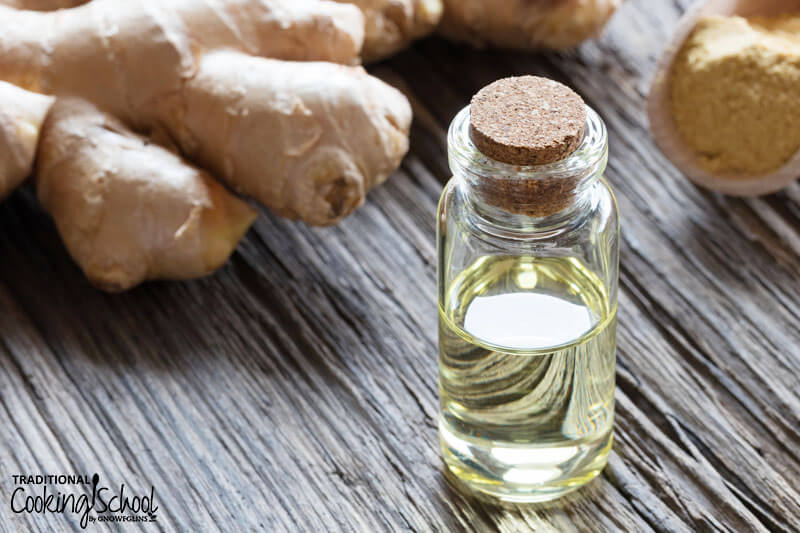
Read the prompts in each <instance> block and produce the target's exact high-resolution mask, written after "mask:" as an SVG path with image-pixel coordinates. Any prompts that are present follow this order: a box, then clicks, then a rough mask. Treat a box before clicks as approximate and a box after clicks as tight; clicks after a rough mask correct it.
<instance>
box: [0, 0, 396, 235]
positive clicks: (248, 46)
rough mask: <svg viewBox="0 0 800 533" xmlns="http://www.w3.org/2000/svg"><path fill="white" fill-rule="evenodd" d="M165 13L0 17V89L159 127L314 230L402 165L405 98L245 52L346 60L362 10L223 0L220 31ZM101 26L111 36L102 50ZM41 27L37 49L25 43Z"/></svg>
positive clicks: (94, 7)
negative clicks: (79, 102)
mask: <svg viewBox="0 0 800 533" xmlns="http://www.w3.org/2000/svg"><path fill="white" fill-rule="evenodd" d="M161 5H162V3H160V2H159V1H158V0H139V1H134V2H125V3H124V4H120V3H118V2H116V1H114V2H110V1H109V0H93V1H92V2H90V3H89V4H86V5H84V6H81V7H77V8H74V9H70V10H66V11H61V12H57V13H38V12H32V11H15V10H10V9H7V8H0V16H4V13H3V11H4V10H5V11H7V12H8V18H7V20H8V22H9V28H10V31H8V32H3V33H0V79H5V80H9V81H12V82H13V83H16V84H18V85H21V86H23V87H26V88H29V89H31V90H35V91H39V92H46V93H49V94H54V95H56V96H70V95H73V96H80V97H83V98H85V99H87V100H89V101H91V102H93V103H94V104H96V105H97V106H98V107H99V108H100V109H102V110H104V111H108V112H110V113H112V114H114V115H115V116H117V117H118V118H120V119H122V120H123V121H124V122H125V123H127V124H130V125H132V126H133V127H134V128H135V129H137V130H153V129H159V128H163V129H164V130H166V131H167V132H168V133H169V134H170V135H171V137H172V138H173V139H175V141H176V142H177V144H178V145H179V146H180V148H181V150H183V152H184V153H186V154H187V155H188V156H189V157H190V158H192V159H194V160H195V161H196V162H198V163H200V164H203V165H204V166H206V167H207V168H208V169H209V170H211V171H213V172H214V173H216V174H217V175H218V176H219V177H220V178H222V179H224V180H225V181H226V182H227V183H228V185H230V186H231V187H232V188H234V189H236V190H237V191H240V192H243V193H245V194H248V195H250V196H252V197H253V198H255V199H256V200H258V201H260V202H261V203H263V204H265V205H267V206H268V207H270V208H272V209H274V210H275V211H276V212H278V213H280V214H282V215H285V216H289V217H293V218H300V219H302V220H303V221H305V222H307V223H309V224H314V225H324V224H331V223H334V222H337V221H338V220H340V219H341V218H342V217H344V216H346V215H348V214H349V213H350V212H352V210H353V209H354V208H355V207H357V206H358V205H360V204H361V203H362V202H363V200H364V196H365V194H366V192H367V191H368V190H369V188H371V187H372V186H374V185H376V184H378V183H380V182H382V181H383V180H384V179H385V178H386V177H387V176H388V175H389V174H390V173H391V172H392V171H393V170H394V169H395V168H396V167H397V166H398V165H399V163H400V161H401V159H402V158H403V156H404V155H405V153H406V151H407V150H408V138H407V137H408V131H409V128H410V122H411V109H410V105H409V103H408V101H407V100H406V99H405V97H404V96H403V95H402V94H401V93H399V92H398V91H396V90H395V89H393V88H392V87H390V86H389V85H386V84H384V83H383V82H381V81H379V80H377V79H376V78H372V77H370V76H368V75H367V74H366V73H365V72H364V71H363V70H362V69H361V68H360V67H345V66H341V65H335V64H332V63H322V62H319V63H312V62H289V61H279V60H276V59H265V58H257V57H253V56H252V55H247V53H256V54H258V55H274V56H277V57H282V58H283V57H287V56H289V57H291V56H296V57H299V58H300V59H308V58H309V57H313V56H315V55H318V56H322V57H323V58H327V59H331V56H336V57H335V58H336V59H340V60H344V61H346V62H347V61H350V60H351V59H352V57H351V56H353V54H357V53H358V47H357V46H355V44H354V43H355V41H358V44H359V45H360V39H361V37H362V36H363V17H362V15H361V12H360V10H359V9H358V8H357V7H355V6H349V5H343V4H338V3H332V2H325V1H316V0H305V1H300V2H288V3H287V2H280V1H277V0H231V1H229V2H227V3H225V4H224V6H225V15H226V17H227V18H226V22H225V24H222V23H221V22H220V20H222V17H221V16H220V13H217V12H209V10H210V9H211V8H210V7H208V6H209V5H210V4H209V3H206V2H196V1H195V0H171V1H170V2H169V3H168V6H169V9H167V8H164V7H159V6H161ZM112 7H113V9H112ZM328 10H329V11H330V13H329V14H328V15H326V13H327V12H328ZM156 13H158V14H159V15H158V16H156V15H155V14H156ZM104 17H107V18H108V22H107V25H108V26H109V27H114V28H115V30H116V31H115V32H113V33H112V34H109V35H108V36H107V37H106V38H105V39H103V40H99V39H98V38H97V36H98V35H104V32H105V33H108V31H107V30H104V28H102V27H99V26H98V24H99V23H98V22H97V21H100V20H105V19H104ZM334 22H335V23H334ZM356 23H357V24H356ZM40 25H43V26H44V27H46V28H47V30H46V31H45V32H44V35H47V38H46V39H41V38H39V37H35V38H34V37H31V35H37V33H38V35H41V34H42V31H41V28H40V29H39V31H38V32H31V28H32V27H39V26H40ZM355 26H358V28H359V29H358V30H356V29H355ZM58 28H67V30H61V31H59V29H58ZM232 28H237V31H235V32H234V31H233V30H232ZM339 28H346V29H348V30H351V31H339ZM359 32H360V33H359ZM331 35H333V36H336V35H339V36H340V37H342V39H340V43H342V42H349V43H350V45H351V46H350V47H346V53H344V54H337V53H334V51H335V48H331V46H332V43H334V42H335V39H334V40H330V39H328V37H331ZM345 38H348V39H349V41H348V39H345ZM42 43H46V45H45V44H42ZM298 43H302V44H298ZM221 48H228V50H225V51H221V50H220V51H214V50H215V49H221ZM234 50H236V51H234ZM242 51H244V52H245V53H242ZM142 65H147V68H146V69H144V68H142Z"/></svg>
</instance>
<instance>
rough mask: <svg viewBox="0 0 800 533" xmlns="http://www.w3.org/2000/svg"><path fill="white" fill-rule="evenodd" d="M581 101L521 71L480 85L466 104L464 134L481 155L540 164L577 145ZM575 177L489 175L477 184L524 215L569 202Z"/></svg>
mask: <svg viewBox="0 0 800 533" xmlns="http://www.w3.org/2000/svg"><path fill="white" fill-rule="evenodd" d="M585 132H586V105H585V104H584V102H583V99H581V97H580V96H578V95H577V94H576V93H575V92H574V91H573V90H572V89H570V88H569V87H567V86H565V85H562V84H561V83H558V82H556V81H553V80H549V79H547V78H540V77H536V76H522V77H517V78H506V79H502V80H499V81H497V82H495V83H492V84H491V85H488V86H487V87H484V88H483V89H481V91H480V92H478V94H476V95H475V96H474V97H473V99H472V104H471V106H470V138H471V139H472V142H473V143H474V144H475V146H476V147H477V148H478V150H480V151H481V152H482V153H483V154H484V155H486V156H487V157H490V158H491V159H494V160H495V161H500V162H502V163H506V164H509V165H520V166H531V165H546V164H549V163H555V162H557V161H561V160H562V159H565V158H566V157H568V156H569V155H570V154H572V153H573V152H574V151H575V150H577V149H578V147H579V146H580V144H581V142H582V141H583V137H584V134H585ZM578 181H579V180H578V177H577V176H576V177H575V178H574V179H571V178H569V177H566V178H564V177H558V178H549V179H548V178H547V177H546V176H545V177H543V178H542V179H524V178H519V177H515V176H493V177H492V178H491V179H487V180H485V183H482V184H481V185H480V186H481V188H482V192H483V194H484V196H485V197H486V198H487V200H488V201H490V202H491V203H492V204H494V205H496V206H498V207H501V208H503V209H505V210H507V211H510V212H513V213H518V214H525V215H528V216H537V217H542V216H548V215H551V214H553V213H556V212H558V211H560V210H562V209H564V208H565V207H567V206H568V205H569V204H570V203H572V199H573V193H574V189H575V187H576V185H577V184H578Z"/></svg>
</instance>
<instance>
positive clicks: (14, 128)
mask: <svg viewBox="0 0 800 533" xmlns="http://www.w3.org/2000/svg"><path fill="white" fill-rule="evenodd" d="M54 100H55V99H54V98H53V97H52V96H45V95H42V94H36V93H32V92H29V91H26V90H24V89H20V88H19V87H17V86H15V85H11V84H9V83H4V82H0V102H2V105H0V154H2V155H1V156H0V200H2V199H3V198H5V196H6V195H8V193H10V192H11V191H12V190H14V189H15V188H16V187H17V186H18V185H19V184H21V183H22V182H23V181H25V178H27V177H28V176H29V175H30V173H31V170H32V168H33V161H34V158H35V157H36V148H37V144H38V142H39V133H40V131H41V127H42V123H43V122H44V119H45V117H46V116H47V113H48V111H49V110H50V107H51V106H52V105H53V101H54Z"/></svg>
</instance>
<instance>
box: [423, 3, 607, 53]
mask: <svg viewBox="0 0 800 533" xmlns="http://www.w3.org/2000/svg"><path fill="white" fill-rule="evenodd" d="M444 3H445V10H444V17H443V19H442V24H441V26H440V28H439V31H440V32H441V33H442V34H443V35H444V36H446V37H448V38H450V39H453V40H456V41H465V42H468V43H470V44H473V45H474V46H479V47H483V46H497V47H501V48H511V49H522V50H527V49H537V48H554V49H560V48H569V47H572V46H575V45H577V44H579V43H580V42H581V41H583V40H585V39H587V38H589V37H591V36H592V35H594V34H595V33H597V32H598V31H599V30H600V29H601V28H602V27H603V26H604V25H605V23H606V21H607V20H608V18H609V17H610V16H611V15H612V14H613V13H614V11H615V10H616V9H617V7H619V5H620V4H621V3H622V0H444Z"/></svg>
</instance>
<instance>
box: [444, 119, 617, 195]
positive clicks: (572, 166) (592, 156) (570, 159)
mask: <svg viewBox="0 0 800 533" xmlns="http://www.w3.org/2000/svg"><path fill="white" fill-rule="evenodd" d="M447 144H448V155H449V158H450V164H451V166H452V167H453V169H454V170H455V169H460V170H465V171H467V172H469V173H470V174H473V175H476V176H481V177H486V178H491V177H492V176H499V177H503V178H504V179H509V178H515V179H520V180H525V179H535V180H540V179H550V180H552V179H559V178H564V179H575V178H580V177H582V176H587V175H592V174H595V173H596V172H597V171H598V170H602V169H603V168H604V167H605V165H606V162H607V159H608V132H607V130H606V125H605V123H604V122H603V119H601V118H600V115H598V114H597V112H596V111H595V110H594V109H592V108H591V107H589V106H588V105H587V106H586V132H585V134H584V137H583V140H582V141H581V144H580V145H579V146H578V148H577V149H576V150H575V151H574V152H572V153H571V154H570V155H568V156H567V157H565V158H564V159H562V160H560V161H555V162H553V163H547V164H543V165H512V164H508V163H503V162H501V161H497V160H495V159H492V158H490V157H489V156H487V155H485V154H484V153H483V152H481V151H480V150H479V149H478V147H477V146H475V144H474V143H473V142H472V138H471V136H470V106H469V105H467V106H466V107H464V108H463V109H462V110H461V111H459V113H458V114H457V115H456V117H455V118H454V119H453V122H452V123H451V124H450V129H449V130H448V133H447Z"/></svg>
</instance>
